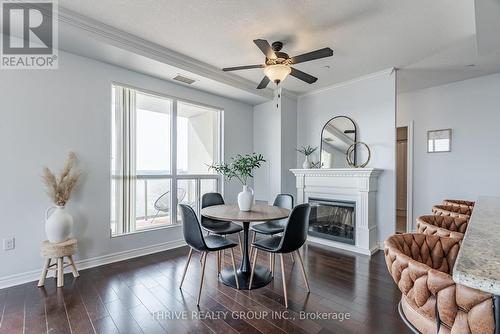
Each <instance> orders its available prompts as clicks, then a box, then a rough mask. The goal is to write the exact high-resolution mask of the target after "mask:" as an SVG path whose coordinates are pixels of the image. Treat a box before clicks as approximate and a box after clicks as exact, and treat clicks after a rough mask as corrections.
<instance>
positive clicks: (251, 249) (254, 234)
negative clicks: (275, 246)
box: [241, 232, 257, 262]
mask: <svg viewBox="0 0 500 334" xmlns="http://www.w3.org/2000/svg"><path fill="white" fill-rule="evenodd" d="M256 239H257V232H253V235H252V241H251V242H250V262H253V257H252V256H253V249H254V247H253V246H252V244H253V243H254V242H255V240H256ZM241 254H242V255H243V252H242V253H241Z"/></svg>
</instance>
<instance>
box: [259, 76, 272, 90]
mask: <svg viewBox="0 0 500 334" xmlns="http://www.w3.org/2000/svg"><path fill="white" fill-rule="evenodd" d="M270 81H271V80H269V78H268V77H266V76H265V77H264V78H262V81H261V82H260V84H259V85H258V86H257V89H263V88H266V87H267V85H268V84H269V82H270Z"/></svg>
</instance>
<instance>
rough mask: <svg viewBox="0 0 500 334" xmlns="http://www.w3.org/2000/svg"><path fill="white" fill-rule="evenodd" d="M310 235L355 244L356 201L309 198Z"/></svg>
mask: <svg viewBox="0 0 500 334" xmlns="http://www.w3.org/2000/svg"><path fill="white" fill-rule="evenodd" d="M309 204H310V205H311V215H310V218H309V235H311V236H315V237H319V238H325V239H330V240H334V241H339V242H343V243H346V244H351V245H354V244H355V235H356V231H355V229H356V217H355V212H356V202H347V201H337V200H330V199H322V198H309Z"/></svg>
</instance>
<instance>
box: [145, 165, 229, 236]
mask: <svg viewBox="0 0 500 334" xmlns="http://www.w3.org/2000/svg"><path fill="white" fill-rule="evenodd" d="M220 181H221V178H220V176H219V175H216V174H181V175H175V176H172V175H154V174H140V175H137V183H136V221H146V222H148V221H152V220H156V219H161V220H162V221H165V220H167V222H165V223H164V224H176V223H178V222H179V220H180V216H178V215H177V214H176V213H177V210H176V208H177V204H179V203H183V204H188V205H191V206H192V207H193V209H194V210H195V212H196V214H197V215H198V216H199V214H200V208H201V196H202V195H203V194H204V193H207V192H212V191H216V192H220V189H221V185H220ZM171 194H177V196H171ZM161 196H164V197H163V198H162V199H161V204H163V205H162V208H163V209H164V210H160V211H158V210H157V208H155V202H156V201H157V200H158V199H159V198H160V197H161ZM172 217H174V218H172ZM156 225H157V224H156ZM162 225H163V224H162ZM143 228H144V227H143ZM143 228H141V229H143ZM146 228H147V227H146Z"/></svg>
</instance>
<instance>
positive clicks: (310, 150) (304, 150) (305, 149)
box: [297, 145, 318, 157]
mask: <svg viewBox="0 0 500 334" xmlns="http://www.w3.org/2000/svg"><path fill="white" fill-rule="evenodd" d="M317 149H318V146H316V147H311V146H309V145H307V146H302V147H300V148H297V152H299V153H302V154H303V155H305V156H306V157H308V156H310V155H311V154H313V153H314V152H316V150H317Z"/></svg>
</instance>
